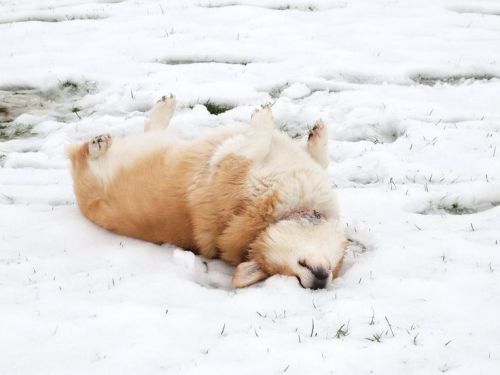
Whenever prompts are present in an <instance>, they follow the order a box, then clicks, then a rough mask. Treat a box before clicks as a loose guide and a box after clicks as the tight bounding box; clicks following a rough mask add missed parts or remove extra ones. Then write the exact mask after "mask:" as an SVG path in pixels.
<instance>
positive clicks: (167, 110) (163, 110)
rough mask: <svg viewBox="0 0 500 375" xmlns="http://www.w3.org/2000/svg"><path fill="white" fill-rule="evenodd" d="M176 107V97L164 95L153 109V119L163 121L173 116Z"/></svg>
mask: <svg viewBox="0 0 500 375" xmlns="http://www.w3.org/2000/svg"><path fill="white" fill-rule="evenodd" d="M175 105H176V100H175V96H174V95H172V94H169V95H168V96H165V95H163V96H162V97H161V99H160V100H158V101H157V102H156V104H155V105H154V106H153V108H152V109H151V118H153V117H156V118H158V119H163V118H165V117H168V116H171V115H172V114H173V112H174V110H175Z"/></svg>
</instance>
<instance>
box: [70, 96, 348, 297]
mask: <svg viewBox="0 0 500 375" xmlns="http://www.w3.org/2000/svg"><path fill="white" fill-rule="evenodd" d="M174 109H175V99H174V97H172V96H170V97H168V98H166V97H163V98H162V99H161V100H160V101H159V102H158V103H157V104H156V105H155V106H154V107H153V109H152V112H151V117H150V120H149V121H148V122H147V123H146V124H145V126H144V130H145V132H144V134H140V135H133V136H128V137H124V138H120V139H114V140H113V141H112V139H111V136H109V135H101V136H97V137H95V138H93V139H92V140H91V141H89V142H87V143H83V144H78V145H73V146H71V147H70V148H69V150H68V154H69V157H70V159H71V163H72V174H73V180H74V188H75V193H76V197H77V200H78V205H79V207H80V210H81V211H82V212H83V214H84V215H85V216H86V217H87V218H89V219H90V220H91V221H93V222H94V223H96V224H97V225H100V226H102V227H104V228H106V229H109V230H111V231H113V232H116V233H120V234H124V235H127V236H132V237H136V238H140V239H143V240H146V241H150V242H155V243H170V244H174V245H177V246H179V247H182V248H184V249H186V250H191V251H194V252H196V253H198V254H201V255H203V256H205V257H208V258H216V257H218V258H221V259H223V260H224V261H226V262H228V263H230V264H232V265H235V266H236V269H235V272H234V275H233V286H234V287H244V286H247V285H250V284H253V283H255V282H258V281H260V280H263V279H265V278H267V277H269V276H271V275H274V274H283V275H290V276H296V277H297V278H298V280H299V282H300V284H301V285H302V286H303V287H306V288H313V289H317V288H325V287H326V286H327V285H328V284H329V282H330V281H331V280H332V279H333V278H335V277H336V276H337V274H338V272H339V269H340V267H341V264H342V260H343V257H344V252H345V248H346V239H345V237H344V235H343V233H342V231H341V229H340V227H339V213H338V205H337V198H336V194H335V192H334V191H333V190H332V186H331V182H330V180H329V178H328V175H327V173H326V172H325V168H326V167H327V166H328V154H327V134H326V127H325V126H324V124H323V123H322V122H318V123H316V125H315V126H314V128H313V129H312V130H311V132H310V134H309V139H308V141H307V146H306V147H303V146H301V145H300V144H299V143H298V142H295V141H293V140H291V139H290V138H289V137H288V136H286V135H285V134H282V133H280V132H279V131H277V130H275V129H274V123H273V117H272V113H271V109H270V108H269V107H263V108H261V109H259V110H257V111H256V112H255V113H254V115H253V117H252V120H251V123H250V125H246V126H243V127H239V126H233V127H230V128H223V129H221V130H219V131H216V132H214V134H212V135H210V136H208V137H205V138H202V139H199V140H196V141H185V140H181V139H178V138H176V137H175V136H173V135H172V134H170V133H169V132H168V131H167V130H166V128H167V127H168V125H169V122H170V119H171V118H172V116H173V113H174Z"/></svg>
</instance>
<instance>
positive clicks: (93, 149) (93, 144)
mask: <svg viewBox="0 0 500 375" xmlns="http://www.w3.org/2000/svg"><path fill="white" fill-rule="evenodd" d="M111 143H112V138H111V135H110V134H101V135H98V136H97V137H94V138H92V139H91V140H90V141H89V142H88V147H89V156H90V157H91V158H92V159H97V158H98V157H100V156H102V155H104V153H105V152H106V151H107V150H108V149H109V148H110V147H111Z"/></svg>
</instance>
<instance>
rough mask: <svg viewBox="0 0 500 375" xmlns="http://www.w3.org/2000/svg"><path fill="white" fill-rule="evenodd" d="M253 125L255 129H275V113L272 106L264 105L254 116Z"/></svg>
mask: <svg viewBox="0 0 500 375" xmlns="http://www.w3.org/2000/svg"><path fill="white" fill-rule="evenodd" d="M251 125H252V126H253V127H254V128H255V129H262V130H267V131H269V130H272V129H273V128H274V119H273V113H272V112H271V106H270V105H264V106H262V107H261V108H259V109H257V110H256V111H255V112H254V113H253V115H252V121H251Z"/></svg>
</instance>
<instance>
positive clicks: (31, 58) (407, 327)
mask: <svg viewBox="0 0 500 375" xmlns="http://www.w3.org/2000/svg"><path fill="white" fill-rule="evenodd" d="M0 45H1V48H0V166H1V168H0V374H2V375H10V374H157V373H166V374H215V373H216V374H235V373H236V374H278V373H286V374H329V373H331V374H384V375H389V374H426V375H427V374H438V373H445V372H449V373H451V374H499V373H500V319H499V317H500V244H499V241H500V104H499V103H500V102H499V93H500V78H499V77H500V48H499V47H500V6H499V4H498V2H497V1H481V0H464V1H448V0H418V1H417V0H415V1H409V0H405V1H389V0H387V1H385V0H380V1H370V0H350V1H347V0H345V1H337V0H335V1H330V0H324V1H320V0H310V1H294V0H276V1H272V0H235V1H233V0H231V1H225V0H224V1H222V0H178V1H167V0H161V1H155V0H151V1H145V0H123V1H120V0H90V1H88V0H64V1H60V0H44V1H36V0H23V1H17V0H4V1H0ZM171 92H172V93H175V95H176V96H177V99H178V108H177V114H176V116H175V117H174V119H173V121H172V127H173V129H175V131H176V132H178V134H180V135H182V136H184V137H188V138H196V137H200V136H203V135H204V134H207V133H209V132H210V131H212V130H213V129H214V128H216V127H218V126H220V125H222V124H230V123H233V122H240V121H248V120H249V118H250V115H251V113H252V111H253V110H254V109H255V108H256V107H257V106H258V105H260V104H263V103H274V104H273V112H274V115H275V118H276V122H277V125H278V126H279V127H280V128H281V129H282V130H283V131H286V132H287V133H288V134H289V135H290V136H291V137H294V138H301V137H302V138H303V137H305V136H306V134H307V130H308V128H309V127H311V126H312V125H313V124H314V122H315V121H316V120H317V119H319V118H322V119H323V121H324V122H325V123H326V124H327V126H328V131H329V137H330V143H329V153H330V157H331V166H330V169H329V172H330V174H331V178H332V184H334V185H335V186H336V187H337V189H338V193H339V198H340V204H341V214H342V222H343V226H344V228H345V231H346V233H347V235H348V237H349V239H350V240H351V245H350V247H349V253H348V257H347V260H346V263H345V266H344V268H343V270H342V273H341V276H340V278H339V279H337V280H336V281H335V282H334V283H333V285H332V286H331V287H330V288H329V289H328V290H319V291H311V290H305V289H301V288H300V287H299V285H298V283H297V281H296V280H295V279H294V278H289V277H279V276H275V277H272V278H270V279H268V280H266V281H265V282H263V283H260V284H258V285H255V286H252V287H249V288H246V289H241V290H232V289H231V287H230V279H231V273H232V269H231V267H229V266H227V265H225V264H223V263H222V262H220V261H208V260H206V259H203V258H200V257H197V256H195V255H194V254H192V253H189V252H185V251H183V250H180V249H176V248H174V247H172V246H157V245H154V244H149V243H144V242H141V241H138V240H134V239H130V238H126V237H121V236H118V235H115V234H112V233H109V232H106V231H105V230H103V229H101V228H98V227H96V226H95V225H93V224H92V223H90V222H88V221H87V220H86V219H85V218H84V217H83V216H82V215H81V214H80V213H79V211H78V209H77V206H76V205H75V197H74V195H73V192H72V186H71V178H70V175H69V166H68V161H67V160H66V159H65V156H64V148H65V146H66V145H67V144H68V143H70V142H74V141H79V140H86V139H88V138H90V137H92V136H94V135H97V134H101V133H107V132H109V133H111V134H113V135H114V136H120V135H124V134H131V133H137V132H140V131H142V126H143V123H144V121H145V119H146V118H147V116H148V113H147V112H148V110H149V108H150V107H151V105H152V104H153V103H154V102H155V100H157V99H158V98H159V97H161V96H162V95H165V94H168V93H171ZM215 112H217V113H219V112H221V113H220V114H218V115H215V114H214V113H215Z"/></svg>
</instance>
